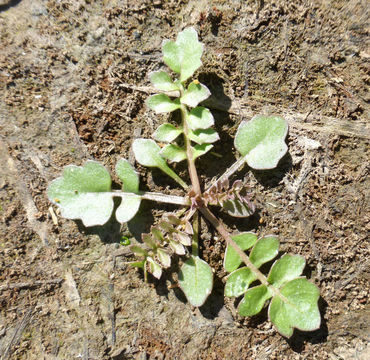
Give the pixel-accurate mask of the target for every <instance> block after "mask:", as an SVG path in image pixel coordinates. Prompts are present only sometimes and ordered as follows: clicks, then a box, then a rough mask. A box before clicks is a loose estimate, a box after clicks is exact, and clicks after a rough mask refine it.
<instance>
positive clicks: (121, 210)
mask: <svg viewBox="0 0 370 360" xmlns="http://www.w3.org/2000/svg"><path fill="white" fill-rule="evenodd" d="M116 174H117V175H118V177H119V179H120V180H121V181H122V190H123V191H125V192H132V193H134V194H137V193H138V192H139V176H138V174H137V172H136V171H135V170H134V169H133V167H132V166H131V165H130V163H129V162H128V161H127V160H125V159H120V160H118V162H117V164H116ZM121 199H122V200H121V204H120V206H119V207H118V208H117V210H116V219H117V221H118V222H120V223H124V222H128V221H130V220H131V219H132V218H133V217H134V216H135V215H136V213H137V212H138V211H139V207H140V204H141V197H140V196H132V195H122V196H121Z"/></svg>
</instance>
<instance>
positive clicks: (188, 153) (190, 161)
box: [180, 94, 202, 196]
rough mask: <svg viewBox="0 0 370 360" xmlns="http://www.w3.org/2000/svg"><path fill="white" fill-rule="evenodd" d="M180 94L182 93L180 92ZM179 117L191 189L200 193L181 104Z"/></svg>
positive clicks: (186, 111) (183, 106)
mask: <svg viewBox="0 0 370 360" xmlns="http://www.w3.org/2000/svg"><path fill="white" fill-rule="evenodd" d="M181 95H182V94H181ZM180 109H181V117H182V126H183V130H184V140H185V148H186V157H187V159H188V169H189V176H190V180H191V184H192V185H193V190H194V192H195V194H196V195H199V196H200V195H202V191H201V189H200V184H199V178H198V174H197V169H196V167H195V164H194V156H193V149H192V147H191V143H190V139H189V136H188V134H189V127H188V123H187V118H188V110H187V108H186V106H185V105H183V104H182V105H181V108H180Z"/></svg>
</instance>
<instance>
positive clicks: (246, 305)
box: [238, 285, 272, 316]
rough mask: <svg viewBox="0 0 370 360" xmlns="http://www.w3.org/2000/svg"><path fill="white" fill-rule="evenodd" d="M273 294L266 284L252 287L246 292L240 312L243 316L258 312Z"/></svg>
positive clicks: (240, 304)
mask: <svg viewBox="0 0 370 360" xmlns="http://www.w3.org/2000/svg"><path fill="white" fill-rule="evenodd" d="M271 296H272V295H271V291H270V290H269V289H268V288H267V286H265V285H259V286H255V287H252V288H251V289H249V290H248V291H247V292H246V293H245V294H244V298H243V299H242V301H241V302H240V303H239V306H238V312H239V314H240V315H241V316H253V315H256V314H258V313H259V312H260V311H261V310H262V308H263V306H264V305H265V302H266V301H267V300H268V299H270V298H271Z"/></svg>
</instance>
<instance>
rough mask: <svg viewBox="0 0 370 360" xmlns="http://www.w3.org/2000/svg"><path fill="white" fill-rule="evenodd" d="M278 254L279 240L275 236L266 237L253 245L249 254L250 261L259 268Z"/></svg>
mask: <svg viewBox="0 0 370 360" xmlns="http://www.w3.org/2000/svg"><path fill="white" fill-rule="evenodd" d="M278 252H279V240H278V239H277V238H276V237H275V236H266V237H263V238H262V239H259V240H258V241H257V243H256V245H254V247H253V249H252V251H251V253H250V256H249V258H250V260H251V261H252V263H253V264H254V265H255V266H256V267H257V268H259V267H260V266H261V265H263V264H264V263H267V262H268V261H270V260H272V259H273V258H275V257H276V255H277V254H278Z"/></svg>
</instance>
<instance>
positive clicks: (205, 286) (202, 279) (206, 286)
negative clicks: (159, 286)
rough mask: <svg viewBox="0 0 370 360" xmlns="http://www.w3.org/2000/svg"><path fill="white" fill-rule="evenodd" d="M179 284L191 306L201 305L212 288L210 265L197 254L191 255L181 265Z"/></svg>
mask: <svg viewBox="0 0 370 360" xmlns="http://www.w3.org/2000/svg"><path fill="white" fill-rule="evenodd" d="M179 285H180V288H181V290H182V291H183V292H184V293H185V296H186V298H187V299H188V301H189V302H190V304H191V305H193V306H197V307H199V306H202V305H203V304H204V302H205V301H206V299H207V297H208V296H209V294H210V293H211V291H212V288H213V273H212V269H211V267H210V266H209V265H208V264H207V263H206V262H205V261H204V260H202V259H200V258H199V257H198V256H191V257H190V258H189V259H188V260H187V261H186V262H185V263H184V264H183V265H182V267H181V270H180V272H179Z"/></svg>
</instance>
